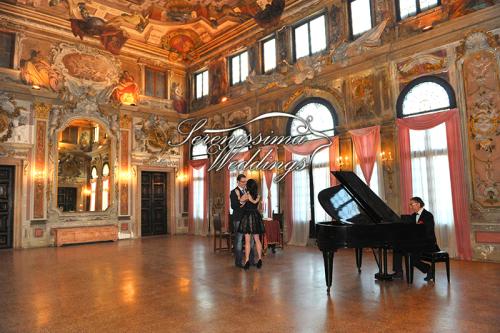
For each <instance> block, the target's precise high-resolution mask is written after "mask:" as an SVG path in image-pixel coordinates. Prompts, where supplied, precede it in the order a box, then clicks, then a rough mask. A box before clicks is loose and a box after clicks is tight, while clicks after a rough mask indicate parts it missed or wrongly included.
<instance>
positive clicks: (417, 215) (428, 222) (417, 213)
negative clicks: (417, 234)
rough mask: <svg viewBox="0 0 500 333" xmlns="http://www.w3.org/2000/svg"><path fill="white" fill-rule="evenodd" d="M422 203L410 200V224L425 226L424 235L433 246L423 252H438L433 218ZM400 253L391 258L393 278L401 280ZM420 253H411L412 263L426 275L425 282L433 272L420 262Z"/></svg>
mask: <svg viewBox="0 0 500 333" xmlns="http://www.w3.org/2000/svg"><path fill="white" fill-rule="evenodd" d="M424 205H425V204H424V201H423V200H422V199H421V198H419V197H413V198H411V199H410V209H411V210H412V211H413V214H412V215H411V219H410V221H411V223H413V221H414V223H416V224H423V225H425V234H426V237H427V239H429V240H432V243H433V244H434V245H432V246H430V247H429V248H428V249H425V250H424V252H435V251H439V247H438V245H437V242H436V235H435V234H434V216H433V215H432V213H431V212H429V211H428V210H426V209H424ZM402 255H403V254H402V253H401V252H395V253H394V257H393V269H394V273H393V277H395V278H402V277H403V269H402V265H401V261H402ZM420 255H421V254H420V253H413V254H412V257H413V262H414V266H415V267H417V268H418V269H419V270H420V271H421V272H422V273H424V274H427V276H426V277H425V278H424V280H425V281H429V280H431V279H432V277H433V274H434V272H432V270H431V266H430V265H429V264H426V263H424V262H422V261H421V260H420Z"/></svg>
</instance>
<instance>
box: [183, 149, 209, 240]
mask: <svg viewBox="0 0 500 333" xmlns="http://www.w3.org/2000/svg"><path fill="white" fill-rule="evenodd" d="M201 168H205V170H204V173H203V179H204V182H203V227H202V231H203V233H204V234H205V233H207V232H208V218H207V216H208V212H207V210H208V177H207V175H208V173H207V170H208V159H203V160H195V161H189V178H190V179H189V208H188V209H189V212H188V213H189V215H188V216H189V217H188V232H189V233H190V234H194V231H195V227H194V196H193V195H194V179H193V173H194V170H199V169H201Z"/></svg>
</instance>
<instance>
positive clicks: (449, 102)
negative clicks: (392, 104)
mask: <svg viewBox="0 0 500 333" xmlns="http://www.w3.org/2000/svg"><path fill="white" fill-rule="evenodd" d="M455 105H456V102H455V95H454V93H453V90H452V88H451V87H450V86H449V84H448V83H447V82H446V81H444V80H442V79H439V78H437V77H423V78H419V79H417V80H415V81H413V82H411V83H410V84H409V85H408V86H407V87H406V88H405V89H404V90H403V92H402V93H401V95H400V96H399V98H398V106H397V107H398V116H399V117H418V116H419V115H422V114H428V113H431V112H436V111H443V110H448V109H450V108H453V107H455ZM410 154H411V171H412V187H413V195H415V196H420V197H422V199H423V200H424V202H425V203H426V209H427V210H429V211H430V212H432V213H433V214H434V219H435V223H436V224H435V232H436V238H437V241H438V244H439V246H440V247H441V248H444V249H446V250H447V251H448V252H449V253H450V254H451V255H453V256H454V255H455V254H456V244H455V231H454V221H453V203H452V194H451V180H450V167H449V162H448V145H447V140H446V125H445V124H444V123H443V124H440V125H438V126H436V127H433V128H431V129H428V130H410Z"/></svg>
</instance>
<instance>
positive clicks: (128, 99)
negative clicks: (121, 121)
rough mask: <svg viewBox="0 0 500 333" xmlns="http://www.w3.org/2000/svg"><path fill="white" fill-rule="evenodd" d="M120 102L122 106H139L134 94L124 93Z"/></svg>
mask: <svg viewBox="0 0 500 333" xmlns="http://www.w3.org/2000/svg"><path fill="white" fill-rule="evenodd" d="M120 102H122V104H124V105H131V106H135V105H137V97H136V95H135V94H132V93H124V94H123V95H121V97H120Z"/></svg>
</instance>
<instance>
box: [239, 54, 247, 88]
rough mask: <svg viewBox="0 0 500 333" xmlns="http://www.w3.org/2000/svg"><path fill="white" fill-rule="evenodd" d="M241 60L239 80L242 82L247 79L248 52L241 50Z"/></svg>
mask: <svg viewBox="0 0 500 333" xmlns="http://www.w3.org/2000/svg"><path fill="white" fill-rule="evenodd" d="M240 61H241V79H240V82H243V81H245V80H246V79H247V76H248V52H243V53H242V54H240Z"/></svg>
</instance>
